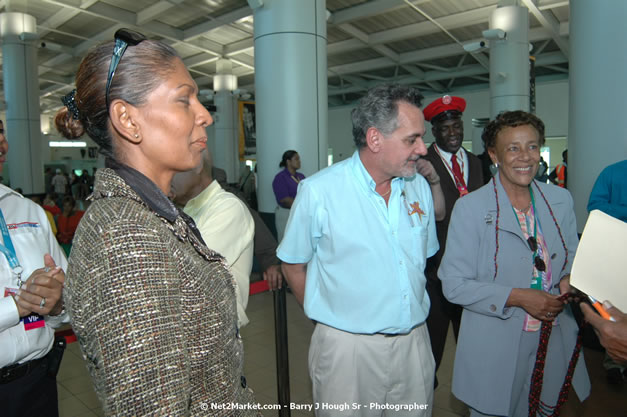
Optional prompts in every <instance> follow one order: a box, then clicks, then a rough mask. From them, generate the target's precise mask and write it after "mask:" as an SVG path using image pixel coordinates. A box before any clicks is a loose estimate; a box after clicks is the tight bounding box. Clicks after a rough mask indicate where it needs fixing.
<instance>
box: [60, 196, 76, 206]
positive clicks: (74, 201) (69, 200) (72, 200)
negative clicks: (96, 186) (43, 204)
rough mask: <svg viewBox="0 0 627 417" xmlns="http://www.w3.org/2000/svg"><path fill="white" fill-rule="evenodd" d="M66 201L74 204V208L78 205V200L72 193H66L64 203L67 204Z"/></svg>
mask: <svg viewBox="0 0 627 417" xmlns="http://www.w3.org/2000/svg"><path fill="white" fill-rule="evenodd" d="M65 203H70V204H71V205H72V208H74V207H76V200H74V197H72V196H71V195H66V196H65V197H63V205H65Z"/></svg>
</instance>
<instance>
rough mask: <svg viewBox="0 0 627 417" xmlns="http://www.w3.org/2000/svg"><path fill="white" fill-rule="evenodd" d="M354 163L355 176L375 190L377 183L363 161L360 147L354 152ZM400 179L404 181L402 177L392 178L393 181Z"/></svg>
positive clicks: (367, 186)
mask: <svg viewBox="0 0 627 417" xmlns="http://www.w3.org/2000/svg"><path fill="white" fill-rule="evenodd" d="M352 164H353V171H354V172H355V177H356V178H357V179H358V181H359V182H360V183H361V184H363V185H364V186H365V187H366V188H368V189H370V190H373V191H375V190H376V187H377V184H376V182H375V181H374V179H373V178H372V175H370V172H368V169H366V166H365V165H364V163H363V161H362V160H361V154H360V152H359V149H358V150H356V151H355V153H354V154H353V157H352ZM398 181H401V182H402V181H403V178H401V177H394V178H392V182H398ZM401 189H402V188H401Z"/></svg>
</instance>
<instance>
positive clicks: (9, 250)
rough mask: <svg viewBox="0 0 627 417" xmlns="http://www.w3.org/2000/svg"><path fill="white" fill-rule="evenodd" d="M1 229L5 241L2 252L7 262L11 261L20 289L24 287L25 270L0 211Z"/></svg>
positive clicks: (1, 247)
mask: <svg viewBox="0 0 627 417" xmlns="http://www.w3.org/2000/svg"><path fill="white" fill-rule="evenodd" d="M0 229H1V230H2V239H3V240H4V244H0V251H2V253H4V256H6V258H7V261H9V266H10V267H11V269H12V270H13V273H14V274H15V275H17V286H18V288H19V287H21V286H22V271H23V270H24V269H23V268H22V266H21V265H20V261H19V260H18V259H17V253H16V252H15V247H14V246H13V241H12V240H11V235H9V228H8V227H7V222H6V221H5V220H4V214H3V213H2V210H0Z"/></svg>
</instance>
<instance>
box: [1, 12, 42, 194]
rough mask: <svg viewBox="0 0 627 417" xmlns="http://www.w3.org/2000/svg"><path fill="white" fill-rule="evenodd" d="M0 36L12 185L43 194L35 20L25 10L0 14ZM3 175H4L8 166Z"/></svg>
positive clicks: (29, 192)
mask: <svg viewBox="0 0 627 417" xmlns="http://www.w3.org/2000/svg"><path fill="white" fill-rule="evenodd" d="M0 38H1V39H2V72H3V77H4V78H3V80H4V94H5V101H6V103H7V110H6V120H5V130H6V136H7V140H8V141H9V161H10V162H9V163H8V164H7V165H8V168H9V169H8V174H9V176H10V181H11V187H12V188H16V187H20V188H22V190H23V191H24V193H25V194H32V193H43V192H44V178H43V177H44V173H43V164H42V160H41V153H40V152H38V150H39V149H40V144H41V140H42V138H41V117H40V111H39V80H38V77H37V39H38V35H37V22H36V20H35V18H34V17H33V16H30V15H27V14H24V13H2V14H0ZM3 175H5V176H6V175H7V167H5V173H4V174H3Z"/></svg>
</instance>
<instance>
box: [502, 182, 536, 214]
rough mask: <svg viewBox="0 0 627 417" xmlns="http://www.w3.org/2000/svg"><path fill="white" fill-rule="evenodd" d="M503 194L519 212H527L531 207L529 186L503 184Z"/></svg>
mask: <svg viewBox="0 0 627 417" xmlns="http://www.w3.org/2000/svg"><path fill="white" fill-rule="evenodd" d="M503 188H504V189H505V193H506V194H507V197H508V198H509V201H510V203H512V206H514V208H516V209H518V210H520V211H527V210H528V209H529V206H530V205H531V194H530V192H529V186H527V187H521V186H518V185H513V184H503Z"/></svg>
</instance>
